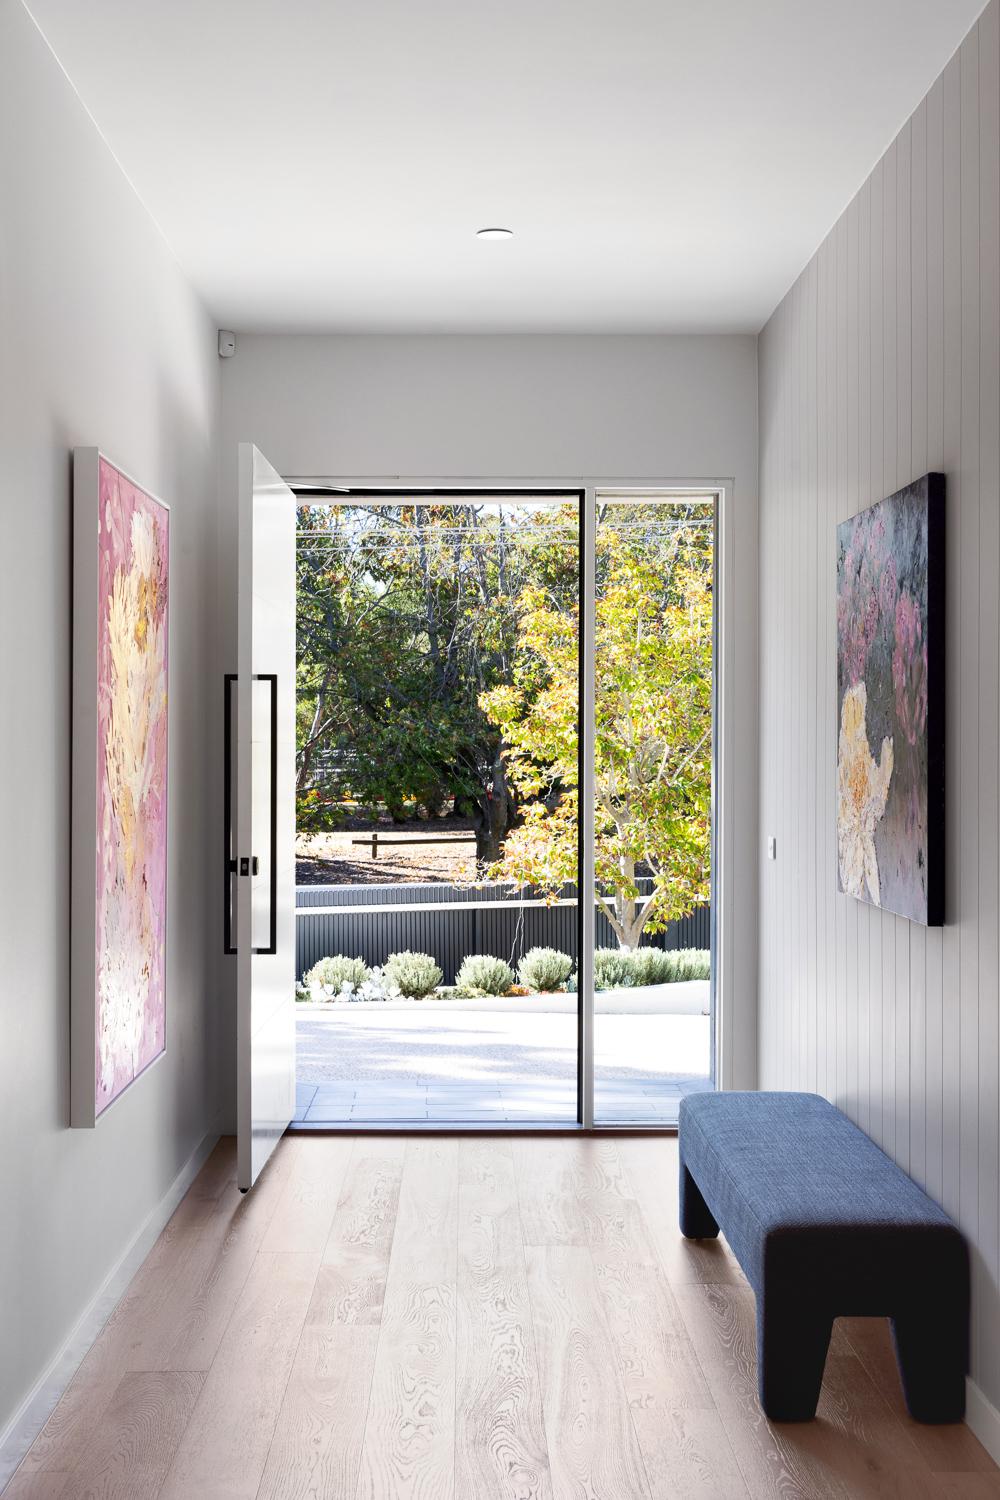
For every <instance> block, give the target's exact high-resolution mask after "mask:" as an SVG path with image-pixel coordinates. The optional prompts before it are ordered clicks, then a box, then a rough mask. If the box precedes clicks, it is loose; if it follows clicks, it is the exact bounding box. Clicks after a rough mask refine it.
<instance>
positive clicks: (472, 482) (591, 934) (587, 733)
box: [282, 474, 754, 1132]
mask: <svg viewBox="0 0 1000 1500" xmlns="http://www.w3.org/2000/svg"><path fill="white" fill-rule="evenodd" d="M282 478H283V479H284V481H285V483H286V484H287V485H288V487H289V488H290V489H291V490H293V491H296V492H297V498H298V499H299V500H300V501H304V502H305V501H307V496H305V495H304V494H301V493H298V492H299V491H305V490H308V489H310V488H315V489H316V490H317V492H318V493H317V502H319V500H320V499H322V502H323V503H325V504H333V505H337V504H341V505H349V504H351V502H352V500H357V499H359V498H361V497H362V496H364V495H365V494H367V495H368V496H369V497H370V498H374V497H376V496H379V495H384V496H385V497H386V498H387V499H389V498H392V497H394V496H398V497H400V498H403V497H404V496H413V495H419V494H420V493H421V492H424V493H428V494H429V495H433V496H435V497H437V496H441V497H444V498H447V496H448V495H449V494H451V495H454V496H458V495H475V494H477V493H483V494H484V495H495V496H497V497H498V498H503V497H504V496H509V497H511V498H515V497H517V496H523V495H528V494H534V495H539V496H549V495H551V496H552V497H553V498H556V497H558V496H559V495H565V496H567V498H569V497H573V498H576V497H579V502H580V507H581V509H580V588H581V610H580V618H581V644H580V718H581V724H582V731H583V732H582V734H581V736H580V782H581V786H585V785H589V784H590V783H591V782H592V780H593V772H594V740H595V719H594V707H595V679H594V632H595V597H594V595H595V584H596V512H597V497H598V496H599V495H614V494H616V493H618V494H629V495H635V496H637V497H641V496H642V495H643V494H644V493H645V494H647V495H663V494H667V493H671V492H673V493H677V494H678V495H679V496H683V494H685V493H687V494H690V495H705V496H713V497H714V499H715V532H714V546H713V566H714V576H713V592H714V608H713V631H714V639H713V653H712V654H713V684H712V688H713V702H712V739H713V745H712V853H711V864H712V870H711V910H712V916H711V953H712V962H711V985H712V990H711V995H712V1000H711V1014H712V1018H713V1023H714V1024H713V1025H712V1028H711V1047H712V1053H711V1060H712V1073H713V1082H714V1085H715V1087H716V1088H720V1089H722V1088H732V1087H734V1081H736V1080H739V1079H741V1078H746V1077H748V1076H752V1074H753V1071H754V1064H753V1060H752V1059H749V1058H741V1057H740V1056H738V1048H739V1038H738V1034H737V1028H736V1016H735V1013H734V1007H733V1004H732V995H733V989H734V985H733V983H732V964H731V953H732V923H731V921H730V912H729V907H730V898H729V893H730V892H731V891H732V890H733V888H734V883H733V878H732V872H733V869H734V867H735V863H736V861H735V847H734V845H735V839H734V827H733V818H732V791H731V788H732V785H733V776H732V767H733V763H734V759H735V754H736V747H735V745H733V744H732V734H733V725H734V720H735V714H734V712H733V695H734V686H735V684H734V674H733V672H732V670H731V659H732V655H733V648H734V640H733V628H734V622H733V609H732V602H731V600H730V598H729V594H730V592H731V590H730V588H729V584H728V580H729V579H730V578H731V577H733V576H735V566H734V564H735V558H734V557H733V548H734V545H735V538H734V527H733V514H732V497H733V492H734V488H735V483H734V480H733V479H732V478H721V479H720V478H711V479H709V478H704V477H697V478H693V477H691V476H683V477H680V476H678V477H674V478H663V477H656V478H651V477H649V476H643V477H640V478H628V477H621V476H614V477H607V478H596V477H594V476H584V477H581V476H579V475H577V476H560V475H555V476H553V475H548V476H546V477H545V478H532V477H523V476H517V477H511V476H502V477H493V478H490V479H487V478H485V477H484V476H482V475H474V476H469V475H455V474H452V475H436V476H428V475H419V476H413V475H400V474H393V475H374V476H373V475H370V474H339V475H328V474H323V475H316V474H308V475H306V474H302V475H298V474H294V475H293V474H282ZM593 885H594V807H593V799H592V798H590V797H584V798H582V799H581V812H580V889H581V891H583V890H592V889H593ZM578 913H579V917H578V921H579V939H580V942H579V952H580V958H579V962H578V973H579V980H578V983H579V996H580V1004H579V1008H578V1048H577V1127H576V1128H577V1129H584V1130H601V1131H604V1130H607V1131H612V1132H614V1131H621V1130H622V1129H626V1130H628V1131H630V1132H634V1131H635V1129H636V1127H635V1126H634V1125H626V1126H622V1125H620V1124H615V1123H614V1122H609V1123H607V1124H604V1123H603V1122H599V1121H595V1120H594V1113H593V1109H594V1046H593V1043H594V959H593V954H594V941H595V934H596V921H597V910H596V905H595V903H594V902H593V901H585V900H582V899H581V900H580V901H579V904H578ZM352 1128H354V1129H358V1128H360V1127H357V1126H354V1127H352ZM552 1128H557V1127H552ZM569 1128H572V1127H569ZM640 1128H641V1127H640ZM662 1128H663V1127H657V1126H655V1125H654V1126H649V1127H646V1129H652V1130H657V1129H660V1130H662Z"/></svg>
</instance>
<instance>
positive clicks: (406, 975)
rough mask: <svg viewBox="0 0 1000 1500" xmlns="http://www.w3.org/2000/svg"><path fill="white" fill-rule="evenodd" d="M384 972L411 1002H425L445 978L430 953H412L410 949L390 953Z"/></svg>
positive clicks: (383, 966) (383, 968)
mask: <svg viewBox="0 0 1000 1500" xmlns="http://www.w3.org/2000/svg"><path fill="white" fill-rule="evenodd" d="M382 972H383V974H385V975H386V976H387V978H389V979H391V980H392V981H393V983H394V984H397V985H398V986H399V991H400V994H402V995H405V996H406V997H407V999H409V1000H423V998H424V997H425V995H429V994H431V992H432V991H433V990H436V989H437V987H438V985H439V984H440V983H441V981H442V979H443V978H444V974H443V972H442V971H441V970H440V969H439V968H438V966H437V964H436V963H435V962H434V960H433V958H431V956H430V954H429V953H411V952H410V950H409V949H408V948H407V949H404V950H403V952H402V953H390V954H389V957H388V958H387V959H386V961H385V963H384V964H383V965H382Z"/></svg>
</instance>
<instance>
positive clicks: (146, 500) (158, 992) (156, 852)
mask: <svg viewBox="0 0 1000 1500" xmlns="http://www.w3.org/2000/svg"><path fill="white" fill-rule="evenodd" d="M99 475H100V516H99V541H98V561H99V572H98V658H97V697H98V702H97V710H98V712H97V875H96V879H97V888H96V895H97V935H96V936H97V954H96V960H97V966H96V986H97V993H96V1004H97V1028H96V1057H95V1066H96V1075H95V1087H96V1101H95V1102H96V1114H98V1115H99V1114H100V1113H101V1112H102V1111H103V1110H105V1109H106V1108H107V1107H108V1105H109V1104H110V1103H111V1102H112V1100H114V1099H116V1098H117V1097H118V1095H119V1094H120V1093H121V1092H122V1090H123V1089H126V1088H127V1087H128V1085H129V1084H130V1083H132V1081H133V1080H134V1079H135V1078H137V1077H138V1076H139V1074H140V1073H141V1072H142V1071H143V1069H144V1068H147V1067H148V1066H149V1064H150V1063H151V1062H153V1061H154V1059H155V1058H157V1057H158V1056H159V1055H160V1053H161V1052H162V1051H163V1049H164V1046H165V1021H166V936H167V927H166V894H167V893H166V881H167V586H168V546H169V519H170V517H169V511H168V510H167V508H166V506H164V505H161V504H160V502H159V501H158V500H155V499H153V497H152V496H150V495H147V494H146V493H145V492H144V491H143V490H141V489H139V488H138V487H137V486H136V485H134V484H133V483H132V482H131V480H129V479H127V478H126V477H125V475H124V474H121V473H120V472H119V471H118V470H117V469H116V468H114V466H113V465H112V464H109V463H108V462H107V460H106V459H104V458H101V460H100V468H99Z"/></svg>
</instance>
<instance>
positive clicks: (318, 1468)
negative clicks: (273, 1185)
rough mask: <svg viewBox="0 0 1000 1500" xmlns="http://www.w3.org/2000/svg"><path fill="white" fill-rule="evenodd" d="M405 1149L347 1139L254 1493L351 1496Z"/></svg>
mask: <svg viewBox="0 0 1000 1500" xmlns="http://www.w3.org/2000/svg"><path fill="white" fill-rule="evenodd" d="M404 1151H405V1142H404V1141H403V1140H402V1139H400V1138H392V1137H387V1138H385V1139H384V1140H380V1139H372V1140H370V1141H367V1140H365V1139H364V1138H360V1139H358V1140H356V1141H355V1142H354V1143H353V1151H352V1153H351V1158H350V1164H349V1167H348V1171H347V1175H346V1178H345V1180H344V1183H343V1186H342V1190H341V1195H340V1201H339V1203H338V1205H337V1211H336V1214H335V1215H334V1219H333V1224H332V1226H331V1228H330V1233H329V1237H328V1239H327V1242H326V1245H325V1247H324V1252H323V1264H322V1265H321V1267H320V1269H319V1273H318V1275H317V1278H316V1285H315V1287H314V1289H313V1295H312V1299H311V1301H310V1303H309V1309H308V1312H307V1313H306V1323H305V1328H304V1330H303V1333H302V1338H301V1340H300V1342H299V1347H298V1352H297V1354H296V1356H295V1363H294V1365H293V1366H292V1373H291V1376H290V1378H289V1381H288V1387H287V1389H286V1391H285V1397H284V1400H283V1402H282V1406H281V1413H280V1415H279V1417H278V1423H277V1427H276V1429H275V1433H274V1439H273V1441H272V1443H271V1449H270V1452H269V1454H268V1459H267V1466H266V1468H265V1470H264V1477H263V1480H262V1482H261V1487H260V1492H259V1495H258V1500H324V1497H337V1496H345V1497H348V1500H354V1496H355V1493H356V1491H357V1484H358V1473H359V1470H360V1465H361V1449H362V1443H363V1440H364V1433H365V1423H366V1418H367V1414H368V1402H369V1396H370V1392H371V1383H372V1373H373V1371H374V1367H375V1355H376V1351H377V1349H378V1333H379V1323H380V1320H381V1316H382V1303H383V1298H384V1295H385V1283H386V1278H387V1275H388V1270H389V1256H390V1251H391V1248H392V1240H393V1233H394V1230H395V1226H396V1209H397V1204H398V1200H399V1187H400V1181H401V1178H402V1167H403V1156H404Z"/></svg>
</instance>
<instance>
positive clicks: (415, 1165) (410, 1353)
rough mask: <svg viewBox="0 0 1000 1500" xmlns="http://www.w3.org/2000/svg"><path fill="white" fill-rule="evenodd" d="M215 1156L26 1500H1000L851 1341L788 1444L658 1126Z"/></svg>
mask: <svg viewBox="0 0 1000 1500" xmlns="http://www.w3.org/2000/svg"><path fill="white" fill-rule="evenodd" d="M234 1167H235V1153H234V1150H233V1144H232V1142H231V1141H225V1142H223V1143H221V1144H220V1146H219V1147H218V1148H217V1150H216V1151H215V1153H214V1155H213V1156H212V1158H211V1159H210V1161H209V1162H208V1164H207V1165H206V1167H205V1169H204V1171H203V1172H202V1174H201V1176H200V1177H199V1179H198V1181H197V1182H196V1183H195V1185H194V1187H193V1188H192V1189H191V1191H190V1192H189V1193H188V1195H187V1197H186V1198H185V1200H184V1202H183V1203H182V1204H181V1206H180V1208H179V1209H178V1210H177V1212H176V1213H175V1215H174V1217H173V1219H172V1220H171V1222H170V1224H169V1225H168V1226H167V1228H166V1229H165V1230H164V1232H163V1234H162V1236H161V1237H160V1240H159V1241H158V1242H157V1244H156V1246H155V1248H154V1249H153V1251H152V1253H151V1255H150V1256H149V1258H148V1260H147V1261H146V1263H145V1265H144V1266H143V1267H142V1269H141V1270H140V1272H139V1274H138V1275H137V1276H136V1278H135V1280H134V1281H133V1283H132V1285H131V1287H130V1289H129V1291H128V1293H127V1295H126V1296H125V1298H124V1299H123V1301H122V1302H121V1304H120V1305H119V1307H118V1309H117V1310H116V1312H115V1313H114V1314H113V1316H112V1318H111V1319H110V1321H109V1322H108V1324H107V1326H106V1328H105V1329H104V1332H103V1333H102V1335H101V1337H100V1339H99V1340H98V1341H97V1343H96V1344H95V1345H94V1347H93V1349H92V1350H91V1352H90V1354H89V1355H88V1356H87V1358H86V1360H85V1361H84V1363H83V1365H82V1366H81V1368H80V1370H79V1372H78V1373H77V1375H76V1377H75V1379H74V1380H73V1383H72V1385H71V1386H70V1388H69V1390H68V1391H67V1393H66V1395H65V1396H64V1398H63V1400H62V1402H61V1403H60V1405H59V1407H58V1408H57V1409H56V1411H55V1412H54V1414H53V1415H52V1417H51V1418H50V1420H49V1422H48V1425H47V1426H46V1427H45V1429H44V1430H43V1432H42V1433H41V1434H40V1436H39V1437H38V1439H37V1441H36V1442H35V1444H34V1447H33V1448H32V1449H31V1451H30V1453H29V1454H28V1456H27V1458H26V1459H25V1461H24V1463H23V1464H22V1466H21V1468H20V1469H19V1471H18V1472H17V1474H16V1475H15V1476H14V1478H13V1480H12V1481H11V1483H10V1485H9V1486H8V1488H7V1490H6V1491H5V1500H56V1497H60V1500H96V1497H101V1500H112V1497H121V1500H153V1497H157V1496H158V1497H161V1500H254V1497H256V1500H293V1497H294V1500H298V1497H302V1500H305V1497H310V1500H321V1497H323V1500H396V1497H406V1500H493V1497H497V1500H500V1497H503V1500H632V1497H639V1496H641V1497H644V1500H660V1497H668V1496H669V1497H680V1500H683V1497H687V1496H715V1497H719V1500H739V1497H745V1496H761V1497H763V1496H780V1497H782V1500H788V1497H793V1496H802V1497H808V1500H821V1497H823V1496H837V1497H849V1500H854V1497H863V1496H869V1495H870V1496H880V1497H882V1496H899V1497H900V1500H904V1497H905V1500H920V1497H924V1496H928V1497H932V1496H933V1497H939V1500H940V1497H945V1496H948V1497H968V1500H980V1497H983V1500H985V1497H989V1496H998V1497H1000V1473H998V1471H997V1469H996V1467H995V1466H994V1464H993V1463H992V1462H991V1460H990V1459H989V1457H988V1456H987V1454H986V1453H985V1451H984V1450H983V1449H982V1448H981V1447H980V1445H979V1444H978V1443H977V1442H976V1440H975V1439H974V1438H973V1437H972V1435H971V1433H970V1432H969V1431H968V1429H967V1428H965V1427H964V1426H957V1427H948V1428H928V1427H920V1426H917V1425H916V1424H915V1423H912V1422H910V1421H909V1420H908V1418H907V1417H906V1415H905V1412H904V1410H903V1407H902V1403H901V1399H900V1394H899V1385H898V1381H897V1378H896V1373H895V1366H894V1364H893V1359H892V1353H891V1349H890V1345H889V1341H888V1333H887V1329H886V1327H885V1325H884V1323H882V1322H876V1321H868V1320H853V1321H851V1320H844V1321H842V1322H840V1323H838V1324H837V1326H836V1332H835V1336H834V1342H833V1346H832V1348H831V1352H830V1357H829V1360H828V1362H827V1367H826V1379H825V1383H824V1392H823V1399H822V1403H821V1407H820V1414H819V1418H818V1419H817V1420H816V1421H815V1422H812V1423H806V1424H803V1425H798V1426H787V1425H786V1426H774V1425H771V1424H769V1423H767V1422H766V1421H765V1420H764V1419H763V1417H762V1416H761V1413H760V1409H759V1407H758V1405H757V1398H756V1393H755V1375H754V1318H753V1295H752V1293H751V1291H750V1289H749V1287H748V1286H747V1284H746V1282H745V1281H744V1279H743V1277H742V1274H741V1273H740V1271H739V1268H738V1267H737V1265H736V1263H735V1261H734V1260H733V1259H732V1256H731V1255H730V1254H729V1252H728V1250H727V1248H726V1247H725V1245H724V1244H722V1243H721V1242H720V1243H716V1244H703V1245H696V1244H689V1243H686V1242H685V1241H683V1240H682V1239H681V1238H680V1237H679V1235H678V1231H677V1217H676V1173H677V1156H676V1143H675V1142H674V1141H672V1140H670V1139H665V1138H663V1137H659V1138H647V1139H636V1138H630V1139H625V1138H618V1139H612V1138H604V1139H601V1138H594V1137H591V1138H586V1137H577V1138H572V1137H570V1138H566V1137H552V1136H549V1137H544V1138H538V1137H536V1138H530V1139H529V1138H521V1139H514V1138H510V1137H507V1138H504V1137H495V1138H482V1137H479V1138H471V1137H468V1138H465V1139H459V1138H455V1137H451V1138H444V1137H431V1136H419V1137H414V1136H410V1137H383V1138H374V1137H369V1138H365V1137H364V1136H354V1137H346V1136H340V1137H329V1136H327V1137H322V1136H320V1137H286V1139H285V1140H284V1142H283V1143H282V1144H281V1146H280V1147H279V1149H278V1152H277V1154H276V1156H275V1158H274V1160H273V1161H272V1163H271V1164H270V1166H269V1167H268V1168H267V1170H266V1172H265V1174H264V1176H263V1178H262V1179H261V1181H260V1182H259V1183H258V1185H257V1187H256V1188H255V1189H254V1191H253V1192H252V1193H250V1194H249V1195H248V1196H247V1197H245V1198H241V1197H240V1195H239V1193H238V1192H237V1190H236V1185H235V1181H234Z"/></svg>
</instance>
